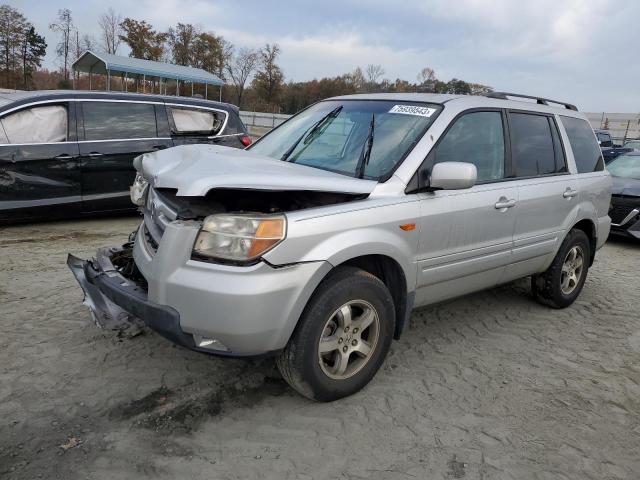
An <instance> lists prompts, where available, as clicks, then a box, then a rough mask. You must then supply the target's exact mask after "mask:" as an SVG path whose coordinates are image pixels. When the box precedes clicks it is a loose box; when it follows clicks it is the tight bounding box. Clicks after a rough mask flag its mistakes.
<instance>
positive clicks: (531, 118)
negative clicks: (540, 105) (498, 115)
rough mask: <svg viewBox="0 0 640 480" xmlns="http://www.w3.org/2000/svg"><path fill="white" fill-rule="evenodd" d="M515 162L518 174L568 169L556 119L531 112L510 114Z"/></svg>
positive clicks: (548, 173) (545, 172)
mask: <svg viewBox="0 0 640 480" xmlns="http://www.w3.org/2000/svg"><path fill="white" fill-rule="evenodd" d="M509 133H510V136H511V161H512V164H513V173H514V176H516V177H535V176H538V175H550V174H554V173H559V172H563V171H566V166H565V161H564V155H563V154H562V146H561V144H560V140H559V138H558V132H557V129H556V125H555V122H554V121H553V119H551V118H550V117H547V116H543V115H535V114H530V113H514V112H510V113H509Z"/></svg>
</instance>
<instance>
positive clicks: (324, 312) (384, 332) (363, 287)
mask: <svg viewBox="0 0 640 480" xmlns="http://www.w3.org/2000/svg"><path fill="white" fill-rule="evenodd" d="M394 326H395V310H394V305H393V299H392V297H391V294H390V293H389V290H388V289H387V287H386V286H385V285H384V283H382V281H381V280H380V279H378V278H377V277H375V276H373V275H371V274H370V273H368V272H365V271H363V270H360V269H357V268H354V267H339V268H338V269H337V270H336V271H335V272H334V273H333V274H331V275H330V276H329V277H327V278H326V279H325V280H324V281H323V282H322V283H321V284H320V286H319V287H318V289H317V290H316V292H315V293H314V295H313V297H312V298H311V300H310V301H309V303H308V305H307V307H306V308H305V311H304V313H303V314H302V317H301V318H300V322H299V323H298V326H297V327H296V330H295V332H294V333H293V335H292V337H291V339H290V340H289V343H288V344H287V347H286V348H285V350H284V351H283V353H282V354H281V355H280V356H279V357H278V359H277V364H278V369H279V370H280V372H281V374H282V376H283V377H284V379H285V380H286V381H287V382H288V383H289V385H291V386H292V387H293V388H294V389H295V390H296V391H298V392H299V393H301V394H302V395H304V396H305V397H308V398H311V399H313V400H319V401H332V400H337V399H339V398H342V397H345V396H347V395H351V394H353V393H355V392H357V391H358V390H360V389H361V388H362V387H364V386H365V385H366V384H367V383H368V382H369V381H370V380H371V378H373V376H374V375H375V373H376V372H377V371H378V369H379V368H380V365H382V362H383V361H384V358H385V356H386V355H387V352H388V350H389V346H390V344H391V339H392V337H393V331H394Z"/></svg>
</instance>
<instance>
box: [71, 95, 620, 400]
mask: <svg viewBox="0 0 640 480" xmlns="http://www.w3.org/2000/svg"><path fill="white" fill-rule="evenodd" d="M514 98H519V96H515V95H513V94H497V93H494V94H492V97H481V96H459V95H432V94H401V93H393V94H366V95H350V96H343V97H335V98H331V99H328V100H326V101H322V102H319V103H317V104H315V105H313V106H311V107H309V108H307V109H306V110H304V111H302V112H300V113H298V114H297V115H295V116H294V117H292V118H291V119H289V120H288V121H286V122H285V123H283V124H282V125H280V126H279V127H278V128H276V129H274V130H273V131H272V132H270V133H269V134H267V135H266V136H264V137H263V138H262V139H260V140H259V141H257V142H256V143H255V144H253V145H252V146H251V148H249V149H247V150H245V151H243V150H234V149H230V148H224V147H217V146H204V145H192V146H182V147H176V148H174V149H172V150H171V151H170V152H167V151H163V152H155V153H152V154H147V155H144V156H142V157H138V159H137V160H136V168H137V170H138V174H139V177H138V180H137V185H138V187H137V188H134V189H133V190H132V200H133V201H134V202H136V203H139V204H143V205H144V211H145V213H144V221H143V222H142V224H141V225H140V227H139V228H138V230H137V232H136V233H135V235H134V237H135V240H134V241H133V243H128V244H125V245H124V246H123V247H118V248H105V249H101V250H99V251H98V253H97V256H96V259H95V260H90V261H82V260H80V259H78V258H76V257H74V256H72V255H70V256H69V258H68V265H69V267H70V268H71V270H72V272H73V273H74V275H75V276H76V278H77V279H78V281H79V283H80V285H81V286H82V288H83V289H84V292H85V294H86V303H87V304H88V305H89V306H90V307H91V309H92V311H93V312H94V314H95V317H96V318H97V319H98V321H99V322H101V323H104V324H108V323H110V322H112V321H113V320H114V319H116V320H118V319H120V320H121V319H123V318H127V315H128V314H129V315H131V316H135V317H139V318H141V319H143V320H144V322H146V324H147V325H149V326H150V327H151V328H152V329H155V330H156V331H158V332H159V333H160V334H162V335H164V336H165V337H167V338H169V339H170V340H172V341H174V342H176V343H178V344H180V345H183V346H185V347H187V348H191V349H194V350H198V351H202V352H208V353H215V354H220V355H228V356H254V355H275V356H276V359H277V364H278V367H279V369H280V372H281V373H282V375H283V377H284V378H285V380H286V381H287V382H289V384H290V385H291V386H292V387H293V388H294V389H296V390H297V391H298V392H300V393H301V394H302V395H305V396H307V397H309V398H313V399H316V400H322V401H330V400H335V399H337V398H340V397H343V396H346V395H350V394H352V393H354V392H356V391H358V390H359V389H360V388H362V387H363V386H364V385H366V384H367V382H369V380H371V378H372V377H373V376H374V374H375V373H376V371H377V370H378V368H379V367H380V366H381V364H382V362H383V360H384V358H385V356H386V354H387V352H388V350H389V346H390V344H391V341H392V338H399V337H400V335H401V334H402V332H403V330H404V329H405V327H406V326H407V325H408V318H409V315H410V313H411V311H412V310H413V309H414V308H415V307H420V306H424V305H429V304H433V303H435V302H440V301H443V300H446V299H450V298H453V297H457V296H460V295H464V294H468V293H470V292H475V291H478V290H482V289H486V288H491V287H495V286H496V285H498V284H502V283H505V282H509V281H512V280H515V279H517V278H521V277H526V276H531V277H532V281H531V285H532V289H533V292H534V295H535V298H537V299H538V300H539V301H541V302H542V303H544V304H546V305H549V306H551V307H554V308H563V307H567V306H569V305H571V304H572V303H573V301H574V300H575V299H576V298H577V296H578V295H579V293H580V291H581V290H582V287H583V285H584V282H585V279H586V277H587V271H588V269H589V267H590V266H591V264H592V263H593V260H594V256H595V253H596V250H597V249H599V248H600V247H601V246H602V245H603V244H604V242H605V241H606V239H607V236H608V234H609V227H610V219H609V217H608V215H607V212H608V209H609V202H610V199H611V198H610V197H611V178H610V176H609V173H608V172H607V171H606V170H605V169H604V163H603V160H602V153H601V151H600V148H599V147H598V143H597V140H596V137H595V135H594V133H593V130H592V129H591V127H590V126H589V123H588V122H587V120H586V119H585V116H584V115H583V114H581V113H579V112H578V111H577V110H576V108H575V107H574V106H572V105H569V104H566V105H565V104H561V105H560V107H553V106H550V105H549V103H551V101H550V100H545V99H538V98H537V99H535V101H536V102H531V101H528V100H526V99H522V100H514Z"/></svg>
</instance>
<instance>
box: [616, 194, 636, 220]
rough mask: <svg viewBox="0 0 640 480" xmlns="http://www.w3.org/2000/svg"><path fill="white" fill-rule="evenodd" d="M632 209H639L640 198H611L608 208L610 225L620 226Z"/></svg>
mask: <svg viewBox="0 0 640 480" xmlns="http://www.w3.org/2000/svg"><path fill="white" fill-rule="evenodd" d="M634 208H637V209H640V197H625V196H617V195H614V196H612V197H611V207H610V208H609V216H610V217H611V223H617V224H620V223H621V222H622V221H623V220H624V219H625V218H626V216H627V215H629V213H630V212H631V211H632V210H633V209H634Z"/></svg>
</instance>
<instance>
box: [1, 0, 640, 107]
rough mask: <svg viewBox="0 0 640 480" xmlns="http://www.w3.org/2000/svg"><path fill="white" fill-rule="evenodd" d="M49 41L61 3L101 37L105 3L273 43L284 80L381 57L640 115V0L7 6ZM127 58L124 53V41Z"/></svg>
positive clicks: (408, 71) (402, 72) (183, 0)
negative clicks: (276, 45)
mask: <svg viewBox="0 0 640 480" xmlns="http://www.w3.org/2000/svg"><path fill="white" fill-rule="evenodd" d="M8 3H9V4H10V5H12V6H14V7H16V8H18V9H19V10H21V11H22V13H23V14H25V15H26V16H27V17H28V18H29V20H31V21H32V22H33V23H34V25H35V26H36V29H37V30H38V31H39V32H40V33H41V34H44V35H45V36H46V38H47V42H48V44H49V48H48V53H47V59H46V66H47V67H49V68H54V67H55V66H56V63H55V53H54V51H55V44H56V43H57V38H56V36H55V35H54V34H53V33H52V32H51V31H50V30H49V29H48V25H49V23H50V22H52V21H53V20H54V19H55V16H56V12H57V10H58V9H59V8H64V7H66V8H69V9H71V11H72V13H73V17H74V20H75V23H76V26H77V27H78V28H79V30H80V31H81V33H89V34H94V35H95V36H96V37H98V34H99V30H98V24H97V17H98V16H99V14H100V13H102V12H103V11H104V10H106V8H107V7H108V6H112V7H113V8H114V9H115V10H116V12H119V13H120V14H122V15H123V16H124V17H132V18H135V19H139V20H141V19H144V20H147V21H148V22H150V23H151V24H152V25H153V26H154V27H155V28H156V29H161V30H165V29H166V28H168V27H169V26H170V25H173V24H175V23H177V22H183V23H194V24H198V25H200V26H201V27H203V29H205V30H210V31H213V32H215V33H216V34H221V35H223V36H224V37H225V38H226V39H227V40H229V41H231V42H232V43H233V44H234V45H236V46H247V47H260V46H262V45H263V44H264V43H266V42H270V43H272V42H277V43H279V44H280V46H281V47H282V56H281V61H280V64H281V66H282V68H283V70H284V73H285V76H286V78H287V80H310V79H313V78H320V77H324V76H335V75H338V74H342V73H346V72H350V71H352V70H353V69H354V68H355V67H356V66H358V65H360V66H362V67H364V66H366V65H367V64H369V63H374V64H381V65H382V66H383V68H384V69H385V71H386V74H385V77H386V78H389V79H390V80H394V79H396V78H398V77H399V78H403V79H406V80H409V81H415V79H416V75H417V73H418V72H419V71H420V69H422V68H423V67H427V66H428V67H431V68H433V69H434V70H435V71H436V75H437V76H438V78H440V79H442V80H449V79H451V78H453V77H456V78H461V79H463V80H466V81H469V82H477V83H483V84H486V85H490V86H492V87H493V88H494V89H496V90H504V91H511V92H518V93H527V94H533V95H540V96H544V97H550V98H557V99H559V100H564V101H568V102H571V103H575V104H577V105H578V107H579V108H580V110H583V111H592V112H598V111H603V110H606V111H608V112H638V111H640V61H638V49H639V48H640V1H639V0H616V1H614V0H537V1H534V0H531V1H525V0H423V1H419V0H402V1H396V2H389V1H388V0H367V1H352V0H320V1H309V2H307V1H302V0H300V1H293V0H281V1H268V0H261V1H253V0H245V1H242V2H240V1H238V0H215V1H214V0H208V1H205V0H109V1H108V2H104V1H98V0H67V1H66V2H57V1H56V0H31V1H9V2H8ZM119 53H121V54H128V51H127V50H126V47H124V46H123V47H121V51H120V52H119Z"/></svg>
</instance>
